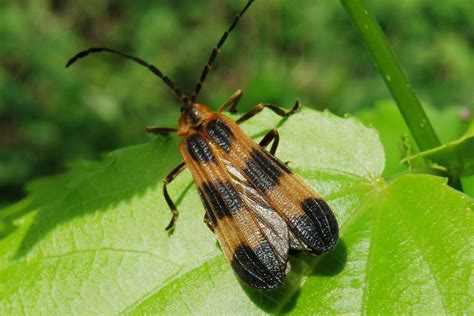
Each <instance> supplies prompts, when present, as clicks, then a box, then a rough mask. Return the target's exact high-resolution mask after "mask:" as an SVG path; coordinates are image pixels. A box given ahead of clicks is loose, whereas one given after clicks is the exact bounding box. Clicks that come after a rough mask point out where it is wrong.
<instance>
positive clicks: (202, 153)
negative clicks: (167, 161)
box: [185, 134, 216, 163]
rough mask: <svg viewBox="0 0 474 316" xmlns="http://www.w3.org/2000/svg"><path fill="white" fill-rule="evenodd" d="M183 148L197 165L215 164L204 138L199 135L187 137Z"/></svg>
mask: <svg viewBox="0 0 474 316" xmlns="http://www.w3.org/2000/svg"><path fill="white" fill-rule="evenodd" d="M185 147H186V151H187V152H188V153H189V155H190V156H191V157H192V158H193V159H194V160H195V161H197V162H199V163H205V162H209V161H210V162H212V163H215V162H216V159H215V158H214V155H213V154H212V151H211V148H210V147H209V145H208V144H207V142H206V140H205V139H204V137H202V136H201V135H199V134H193V135H191V136H189V137H188V139H187V140H186V143H185Z"/></svg>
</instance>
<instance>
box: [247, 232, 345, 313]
mask: <svg viewBox="0 0 474 316" xmlns="http://www.w3.org/2000/svg"><path fill="white" fill-rule="evenodd" d="M289 261H290V264H291V272H290V273H289V274H288V275H287V276H286V279H285V281H284V282H283V284H282V285H281V286H280V287H278V288H276V289H274V290H270V291H264V290H257V289H254V288H251V287H249V286H248V285H246V284H244V283H243V282H241V281H240V280H239V283H240V286H241V287H242V289H243V290H244V291H245V293H246V294H247V296H248V297H249V298H250V299H251V300H252V301H253V302H254V303H255V304H256V305H257V306H258V307H259V308H261V309H262V310H263V311H265V312H267V313H278V314H280V313H288V312H290V311H291V310H292V309H293V308H294V307H295V305H296V302H297V300H298V297H299V296H300V294H301V288H302V286H303V285H304V283H305V281H306V278H308V277H311V276H316V275H318V276H327V277H331V276H335V275H337V274H339V273H340V272H341V271H342V270H343V269H344V267H345V265H346V262H347V247H346V244H345V243H344V240H342V239H340V240H339V242H338V244H337V246H336V248H334V250H333V251H331V252H329V253H326V254H323V255H321V256H314V255H311V254H309V253H308V252H299V253H297V254H296V255H295V256H290V260H289Z"/></svg>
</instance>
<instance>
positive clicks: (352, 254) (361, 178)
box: [0, 109, 473, 314]
mask: <svg viewBox="0 0 474 316" xmlns="http://www.w3.org/2000/svg"><path fill="white" fill-rule="evenodd" d="M273 127H278V128H279V131H280V135H281V142H280V147H279V149H278V151H277V156H279V157H280V158H281V159H283V161H289V165H290V167H292V168H293V169H294V170H295V172H297V173H299V174H300V175H302V176H303V177H304V178H305V179H306V181H308V182H309V183H310V184H311V185H312V186H314V187H315V188H316V189H317V190H318V191H319V192H320V193H321V194H322V196H324V197H325V198H326V199H327V201H328V202H329V204H330V205H331V207H332V208H333V210H334V211H335V213H336V215H337V218H338V221H339V224H340V227H341V239H340V241H339V243H338V246H337V247H336V249H335V250H334V251H333V252H331V253H329V254H326V255H322V256H319V257H313V256H310V255H308V254H304V253H301V254H298V255H297V256H295V257H292V258H291V264H292V272H291V273H290V274H289V275H288V277H287V281H286V282H285V284H284V285H283V286H282V287H281V288H279V289H277V290H275V291H270V292H261V291H256V290H253V289H251V288H249V287H247V286H246V285H244V284H241V283H239V281H238V280H237V278H236V277H235V276H234V274H233V272H232V269H231V267H230V266H229V264H228V263H227V262H226V260H225V258H224V256H223V254H222V252H221V250H220V249H219V247H218V245H217V244H216V240H215V237H214V236H213V234H212V233H211V232H210V231H209V230H208V229H207V227H206V225H205V224H204V223H203V222H202V219H203V214H204V211H203V207H202V205H201V203H200V200H199V196H198V194H197V192H196V190H195V188H194V186H193V184H192V179H191V177H190V174H189V173H188V172H187V171H186V172H185V173H184V174H183V175H181V176H179V177H178V178H177V179H176V181H175V182H173V183H172V184H171V186H170V194H171V196H172V197H173V198H174V200H175V201H176V202H177V205H178V207H179V209H180V211H181V213H180V217H179V219H178V222H177V226H176V230H175V232H174V233H173V234H172V235H169V234H168V233H166V232H165V231H164V227H165V226H166V224H167V223H168V221H169V219H170V212H169V210H168V209H167V207H166V203H165V201H164V199H163V197H162V179H163V178H164V177H165V176H166V174H167V173H168V172H169V171H170V170H171V169H172V168H173V167H175V166H176V165H177V164H178V163H179V162H180V161H181V159H180V157H179V153H178V150H177V146H178V141H179V139H178V138H177V137H168V138H163V137H159V138H157V140H156V141H154V142H151V143H148V144H144V145H138V146H134V147H129V148H125V149H122V150H118V151H115V152H113V153H111V154H109V155H108V156H107V158H106V159H105V160H103V161H102V162H99V163H94V164H92V165H90V166H88V167H86V168H83V167H81V169H82V170H81V169H77V167H74V169H73V170H76V171H72V173H69V174H67V175H65V176H64V177H62V178H57V179H53V180H51V181H50V182H49V183H48V182H44V185H43V186H37V187H36V188H32V190H33V192H32V195H31V196H35V194H37V195H39V196H41V198H39V197H37V198H36V199H34V201H36V202H35V203H36V204H34V205H35V207H34V210H30V212H29V213H27V214H25V215H23V216H21V217H20V218H18V219H17V220H16V222H15V224H16V225H17V228H16V230H15V231H14V232H12V233H11V234H9V235H8V236H7V237H5V238H4V239H2V240H0V255H1V256H0V258H1V259H0V293H1V294H0V306H1V307H2V313H4V314H20V313H35V314H37V313H44V314H52V313H54V314H71V313H76V314H116V313H119V312H127V313H131V314H143V313H169V314H189V313H195V314H221V313H225V312H227V313H231V312H233V313H236V312H238V313H242V314H246V313H252V314H255V313H265V312H268V313H279V312H293V313H316V312H319V313H328V312H337V313H343V312H346V313H347V312H362V311H366V312H374V313H375V312H378V313H380V312H381V311H382V312H389V313H395V312H419V313H421V312H435V311H436V312H439V311H444V312H446V313H454V312H459V313H461V312H464V313H468V312H469V311H471V312H472V311H473V310H472V306H470V305H469V304H470V302H471V301H470V300H469V295H471V296H472V289H471V288H469V276H470V271H471V268H472V265H471V260H470V257H471V256H470V248H472V247H470V244H469V238H471V237H472V232H471V229H470V228H471V227H472V224H473V222H472V205H473V204H472V203H473V201H472V199H470V198H469V197H467V196H465V195H463V194H461V193H459V192H457V191H455V190H453V189H451V188H449V187H447V186H446V185H445V184H444V180H443V179H442V178H436V177H432V176H424V175H405V176H403V177H400V178H396V179H395V180H394V181H393V182H388V183H387V182H386V181H384V180H383V179H381V174H382V170H383V168H384V153H383V148H382V145H381V143H380V140H379V137H378V135H377V133H376V132H375V130H373V129H370V128H366V127H364V126H363V125H362V124H361V123H360V122H359V121H358V120H357V119H354V118H346V119H342V118H339V117H336V116H334V115H332V114H329V113H318V112H315V111H312V110H306V109H305V110H303V111H302V112H301V113H299V114H296V115H294V116H292V117H290V118H289V119H287V120H281V119H280V118H278V117H276V116H275V115H274V114H273V113H269V112H264V113H262V114H261V115H259V116H258V117H256V118H255V119H253V120H252V121H250V122H249V123H248V124H244V126H243V128H244V130H245V131H246V132H247V133H248V134H249V135H251V136H252V137H254V138H255V139H260V138H261V137H262V136H263V135H264V133H265V132H266V131H267V130H268V129H269V128H273ZM77 170H79V171H77ZM48 187H49V188H48ZM56 191H58V192H59V193H55V192H56ZM31 205H32V204H28V205H27V206H26V207H31ZM17 207H18V208H21V206H18V205H17Z"/></svg>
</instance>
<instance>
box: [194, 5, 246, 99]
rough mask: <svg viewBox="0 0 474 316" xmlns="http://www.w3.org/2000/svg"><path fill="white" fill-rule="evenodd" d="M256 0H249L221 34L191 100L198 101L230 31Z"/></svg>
mask: <svg viewBox="0 0 474 316" xmlns="http://www.w3.org/2000/svg"><path fill="white" fill-rule="evenodd" d="M254 1H255V0H249V1H248V2H247V4H246V5H245V7H244V8H243V9H242V11H240V13H239V14H237V16H236V17H235V19H234V22H233V23H232V24H231V25H230V27H229V28H228V29H227V31H225V33H224V34H223V35H222V36H221V39H220V40H219V42H217V45H216V46H215V47H214V48H213V49H212V51H211V55H210V56H209V60H208V61H207V64H206V65H205V66H204V69H203V70H202V73H201V77H200V78H199V81H198V83H197V84H196V87H195V88H194V92H193V94H192V96H191V102H196V100H197V98H198V96H199V92H201V88H202V85H203V84H204V81H205V80H206V78H207V75H208V73H209V70H211V68H212V64H213V63H214V61H215V59H216V57H217V55H218V54H219V49H220V48H221V47H222V45H224V43H225V41H226V39H227V37H228V36H229V33H230V32H232V30H233V29H234V28H235V26H236V25H237V23H238V22H239V20H240V19H241V18H242V16H243V15H244V13H245V11H247V9H248V8H249V7H250V5H251V4H252V3H253V2H254Z"/></svg>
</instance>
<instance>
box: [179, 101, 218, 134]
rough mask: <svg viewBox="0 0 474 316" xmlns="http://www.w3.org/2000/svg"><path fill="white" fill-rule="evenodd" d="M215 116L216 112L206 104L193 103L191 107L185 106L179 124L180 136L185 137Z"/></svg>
mask: <svg viewBox="0 0 474 316" xmlns="http://www.w3.org/2000/svg"><path fill="white" fill-rule="evenodd" d="M213 114H214V112H212V110H211V109H210V108H209V107H208V106H206V105H204V104H199V103H192V104H191V105H190V106H185V107H184V108H183V110H182V111H181V117H180V119H179V123H178V135H180V136H185V135H187V134H188V133H189V132H190V131H192V130H197V129H199V127H200V126H201V125H202V123H203V122H204V121H206V120H208V119H209V118H210V117H211V116H212V115H213Z"/></svg>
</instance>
